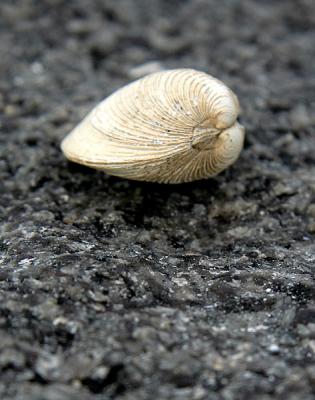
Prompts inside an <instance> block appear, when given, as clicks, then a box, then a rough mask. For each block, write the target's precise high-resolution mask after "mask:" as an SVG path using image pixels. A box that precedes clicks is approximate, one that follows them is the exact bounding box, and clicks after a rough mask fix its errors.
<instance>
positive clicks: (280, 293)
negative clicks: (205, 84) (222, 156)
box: [0, 0, 315, 400]
mask: <svg viewBox="0 0 315 400" xmlns="http://www.w3.org/2000/svg"><path fill="white" fill-rule="evenodd" d="M88 3H89V4H88V5H87V2H86V1H84V0H77V1H62V0H42V1H40V2H39V1H35V0H16V1H9V0H2V1H1V4H0V11H1V12H0V15H1V22H0V33H1V41H0V77H1V78H0V113H1V114H0V121H1V127H0V129H1V136H0V140H1V148H0V151H1V155H0V186H1V196H0V218H1V226H0V230H1V231H0V234H1V239H0V251H1V256H0V263H1V264H0V265H1V268H0V335H1V340H0V398H1V399H2V400H8V399H14V400H66V399H67V400H81V399H82V400H85V399H95V400H101V399H102V400H103V399H104V400H107V399H119V400H133V399H137V400H147V399H161V400H163V399H165V400H167V399H173V400H176V399H180V400H186V399H187V400H204V399H205V400H207V399H209V400H243V399H251V400H255V399H261V400H271V399H286V400H296V399H303V400H313V399H314V398H315V301H314V300H315V282H314V272H315V241H314V235H315V137H314V135H315V117H314V116H315V78H314V61H315V46H314V34H315V31H314V26H315V6H314V2H313V1H312V0H291V1H289V0H288V1H285V2H284V1H271V0H270V1H269V0H266V1H264V2H261V1H259V0H256V1H254V0H244V1H241V2H240V1H231V0H221V1H220V2H217V1H214V0H213V1H209V0H186V1H175V0H174V1H166V0H160V1H158V0H148V1H145V2H144V1H142V0H132V1H131V0H128V1H127V0H119V1H117V0H108V1H97V0H93V1H90V2H88ZM175 67H193V68H197V69H202V70H205V71H206V72H208V73H210V74H212V75H214V76H217V77H218V78H220V79H222V80H223V81H224V82H225V83H226V84H227V85H228V86H230V87H231V88H232V89H233V90H234V91H235V92H236V93H237V94H238V96H239V98H240V103H241V105H242V107H243V116H242V123H243V124H244V125H245V126H246V128H247V139H246V148H245V150H244V151H243V153H242V155H241V158H240V160H239V161H238V162H237V163H236V164H235V165H234V166H233V167H232V168H230V169H229V170H227V171H226V172H225V173H223V174H221V175H220V176H218V177H216V178H214V179H210V180H207V181H202V182H196V183H193V184H185V185H181V186H172V185H170V186H165V185H164V186H163V185H155V184H145V183H137V182H129V181H125V180H122V179H118V178H117V179H116V178H113V177H108V176H106V175H104V174H102V173H101V172H96V171H93V170H90V169H87V168H84V167H81V166H78V165H75V164H71V163H68V162H67V161H66V160H65V159H64V157H63V156H62V154H61V151H60V149H59V144H60V141H61V139H62V138H63V137H64V136H65V134H66V133H68V132H69V131H70V130H71V128H72V127H73V126H74V125H75V124H76V123H77V122H78V121H79V120H80V119H82V117H83V116H84V115H85V114H86V113H87V112H88V111H89V110H90V109H91V108H92V107H93V106H94V105H95V104H96V103H97V102H99V101H100V100H101V99H102V98H103V97H105V96H107V95H108V94H110V93H111V92H112V91H113V90H115V89H116V88H118V87H120V86H122V85H123V84H125V83H127V82H128V81H130V80H131V79H134V78H135V77H138V76H141V75H142V74H143V73H147V72H151V71H153V70H159V69H161V68H175Z"/></svg>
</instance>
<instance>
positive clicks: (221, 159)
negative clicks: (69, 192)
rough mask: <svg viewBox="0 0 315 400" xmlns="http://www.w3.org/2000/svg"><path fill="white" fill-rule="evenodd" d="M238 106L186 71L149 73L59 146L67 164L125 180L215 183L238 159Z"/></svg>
mask: <svg viewBox="0 0 315 400" xmlns="http://www.w3.org/2000/svg"><path fill="white" fill-rule="evenodd" d="M238 114H239V104H238V100H237V98H236V96H235V94H234V93H233V92H232V91H231V90H230V89H229V88H228V87H227V86H225V85H224V84H223V83H222V82H221V81H219V80H217V79H215V78H213V77H212V76H210V75H207V74H205V73H203V72H199V71H195V70H192V69H176V70H169V71H162V72H157V73H153V74H150V75H148V76H146V77H144V78H142V79H139V80H137V81H135V82H133V83H131V84H129V85H127V86H125V87H123V88H122V89H120V90H118V91H116V92H115V93H113V94H112V95H111V96H109V97H108V98H107V99H105V100H103V101H102V102H101V103H100V104H98V105H97V106H96V107H95V108H94V109H93V110H92V111H91V112H90V113H89V114H88V115H87V116H86V117H85V118H84V120H83V121H82V122H81V123H80V124H79V125H78V126H77V127H76V128H75V129H74V130H73V131H72V132H70V134H69V135H68V136H67V137H66V138H65V139H64V140H63V142H62V144H61V148H62V151H63V152H64V154H65V156H66V157H67V158H68V159H70V160H71V161H75V162H78V163H80V164H84V165H87V166H89V167H92V168H96V169H100V170H104V171H105V172H107V173H108V174H111V175H115V176H120V177H123V178H128V179H136V180H144V181H153V182H161V183H162V182H163V183H180V182H190V181H194V180H197V179H203V178H208V177H210V176H214V175H216V174H218V173H219V172H221V171H222V170H224V169H225V168H227V167H228V166H229V165H231V164H232V163H233V162H234V161H235V160H236V159H237V158H238V156H239V154H240V152H241V150H242V147H243V142H244V129H243V127H242V126H241V125H240V124H239V123H238V122H237V117H238Z"/></svg>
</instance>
